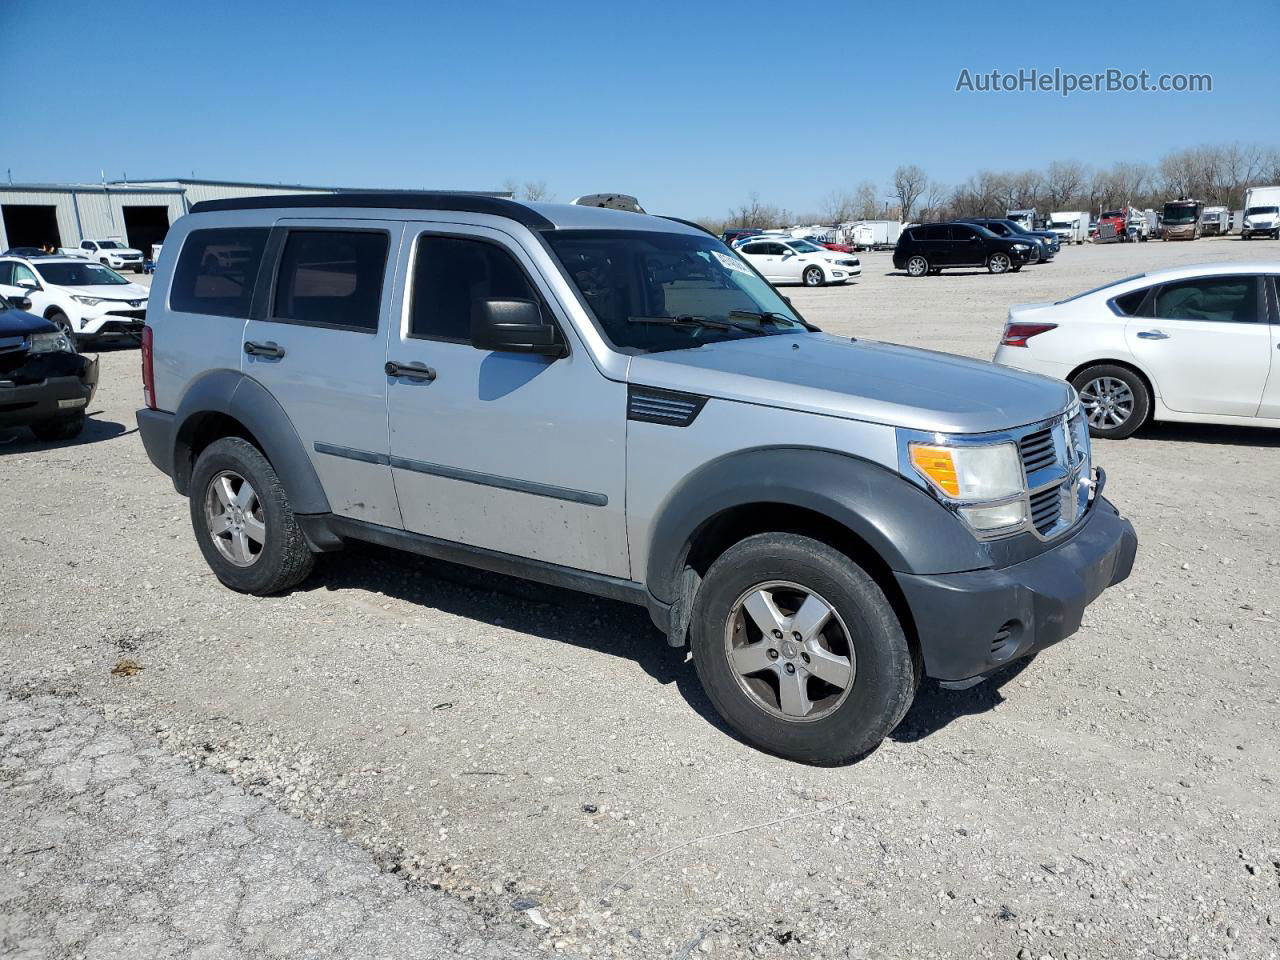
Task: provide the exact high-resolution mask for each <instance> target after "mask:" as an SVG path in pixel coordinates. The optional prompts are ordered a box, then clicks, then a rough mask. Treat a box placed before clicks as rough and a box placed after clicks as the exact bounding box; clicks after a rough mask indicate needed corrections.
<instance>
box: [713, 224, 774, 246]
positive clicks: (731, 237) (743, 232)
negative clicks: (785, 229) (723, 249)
mask: <svg viewBox="0 0 1280 960" xmlns="http://www.w3.org/2000/svg"><path fill="white" fill-rule="evenodd" d="M762 233H764V231H763V230H761V229H759V228H757V227H734V228H733V229H732V230H726V231H725V232H724V233H722V234H720V239H721V240H723V241H724V242H725V243H727V244H730V245H732V244H735V243H738V242H740V241H742V240H745V239H747V238H748V237H756V236H759V235H760V234H762Z"/></svg>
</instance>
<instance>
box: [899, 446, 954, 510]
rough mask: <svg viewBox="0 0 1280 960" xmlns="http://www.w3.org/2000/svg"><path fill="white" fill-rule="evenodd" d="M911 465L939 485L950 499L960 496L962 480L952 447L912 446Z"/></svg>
mask: <svg viewBox="0 0 1280 960" xmlns="http://www.w3.org/2000/svg"><path fill="white" fill-rule="evenodd" d="M911 465H912V466H913V467H915V468H916V469H917V470H919V471H920V472H921V473H922V474H924V476H926V477H928V478H929V479H930V480H932V481H933V482H934V484H936V485H937V487H938V489H939V490H941V491H942V492H943V493H945V494H946V495H947V496H949V497H958V496H960V479H959V478H958V477H957V476H956V464H955V460H954V458H953V457H952V456H951V448H950V447H931V446H928V445H927V444H923V443H913V444H911Z"/></svg>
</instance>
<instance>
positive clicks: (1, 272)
mask: <svg viewBox="0 0 1280 960" xmlns="http://www.w3.org/2000/svg"><path fill="white" fill-rule="evenodd" d="M0 286H6V287H12V286H13V261H12V260H0Z"/></svg>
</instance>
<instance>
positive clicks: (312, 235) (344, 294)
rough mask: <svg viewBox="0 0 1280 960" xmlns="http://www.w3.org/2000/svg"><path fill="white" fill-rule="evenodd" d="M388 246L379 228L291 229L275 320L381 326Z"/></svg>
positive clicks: (278, 282)
mask: <svg viewBox="0 0 1280 960" xmlns="http://www.w3.org/2000/svg"><path fill="white" fill-rule="evenodd" d="M388 244H389V238H388V237H387V235H386V234H385V233H383V232H381V231H372V230H371V231H367V232H366V231H349V230H291V231H290V232H289V237H288V239H287V240H286V241H285V244H284V252H283V253H282V254H281V255H280V270H279V273H278V274H277V278H276V299H275V305H274V307H273V309H272V311H271V316H272V318H273V319H276V320H292V321H294V322H296V323H310V324H315V325H316V326H324V327H344V328H350V329H355V330H367V331H373V330H377V329H378V309H379V307H380V305H381V303H382V277H383V274H384V273H385V271H386V268H387V246H388Z"/></svg>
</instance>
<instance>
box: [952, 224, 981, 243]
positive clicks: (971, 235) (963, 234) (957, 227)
mask: <svg viewBox="0 0 1280 960" xmlns="http://www.w3.org/2000/svg"><path fill="white" fill-rule="evenodd" d="M977 236H978V231H976V230H974V229H973V227H966V226H965V225H964V224H960V223H953V224H952V225H951V239H952V240H973V239H976V238H977Z"/></svg>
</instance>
